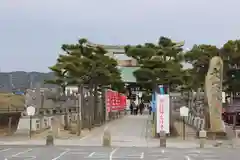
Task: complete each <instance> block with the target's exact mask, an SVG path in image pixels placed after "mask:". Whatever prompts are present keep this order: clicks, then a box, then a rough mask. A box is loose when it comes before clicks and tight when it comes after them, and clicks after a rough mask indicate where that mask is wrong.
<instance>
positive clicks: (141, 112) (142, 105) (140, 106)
mask: <svg viewBox="0 0 240 160" xmlns="http://www.w3.org/2000/svg"><path fill="white" fill-rule="evenodd" d="M143 110H144V104H143V102H141V103H140V104H139V111H140V114H141V115H142V114H143Z"/></svg>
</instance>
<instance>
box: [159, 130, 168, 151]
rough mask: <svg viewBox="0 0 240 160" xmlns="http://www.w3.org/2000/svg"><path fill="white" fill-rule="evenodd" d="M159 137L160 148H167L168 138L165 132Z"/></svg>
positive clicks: (161, 132)
mask: <svg viewBox="0 0 240 160" xmlns="http://www.w3.org/2000/svg"><path fill="white" fill-rule="evenodd" d="M159 136H160V147H166V146H167V144H166V141H167V137H166V133H165V131H160V133H159Z"/></svg>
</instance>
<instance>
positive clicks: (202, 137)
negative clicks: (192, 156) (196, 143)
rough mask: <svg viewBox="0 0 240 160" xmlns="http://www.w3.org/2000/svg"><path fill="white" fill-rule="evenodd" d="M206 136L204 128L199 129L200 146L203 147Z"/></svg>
mask: <svg viewBox="0 0 240 160" xmlns="http://www.w3.org/2000/svg"><path fill="white" fill-rule="evenodd" d="M206 138H207V132H206V131H205V130H201V131H199V139H200V148H204V144H205V141H206Z"/></svg>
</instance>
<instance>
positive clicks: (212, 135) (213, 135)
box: [207, 131, 227, 140]
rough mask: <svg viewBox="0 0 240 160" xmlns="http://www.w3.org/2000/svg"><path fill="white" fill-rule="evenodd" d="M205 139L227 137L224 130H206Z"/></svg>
mask: <svg viewBox="0 0 240 160" xmlns="http://www.w3.org/2000/svg"><path fill="white" fill-rule="evenodd" d="M207 139H211V140H216V139H222V140H223V139H227V134H226V133H225V132H212V131H207Z"/></svg>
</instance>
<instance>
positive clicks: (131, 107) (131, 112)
mask: <svg viewBox="0 0 240 160" xmlns="http://www.w3.org/2000/svg"><path fill="white" fill-rule="evenodd" d="M130 114H131V115H133V102H132V103H131V104H130Z"/></svg>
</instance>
